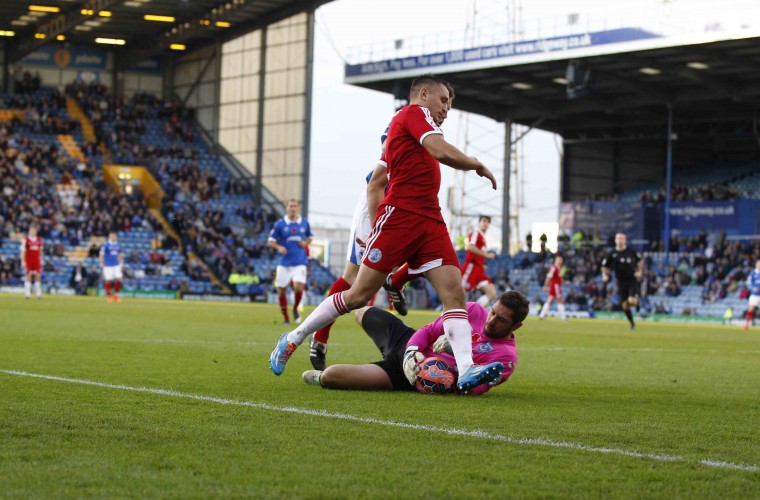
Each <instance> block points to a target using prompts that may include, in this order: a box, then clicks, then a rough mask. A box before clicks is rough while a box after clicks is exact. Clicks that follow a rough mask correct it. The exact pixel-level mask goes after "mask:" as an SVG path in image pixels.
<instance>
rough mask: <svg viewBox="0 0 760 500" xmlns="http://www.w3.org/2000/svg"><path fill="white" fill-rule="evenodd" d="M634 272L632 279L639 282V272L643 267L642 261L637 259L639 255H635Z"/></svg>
mask: <svg viewBox="0 0 760 500" xmlns="http://www.w3.org/2000/svg"><path fill="white" fill-rule="evenodd" d="M636 259H637V261H636V271H635V272H634V273H633V277H634V278H636V279H637V280H641V270H642V269H643V266H644V261H643V260H642V259H641V258H640V257H639V254H636Z"/></svg>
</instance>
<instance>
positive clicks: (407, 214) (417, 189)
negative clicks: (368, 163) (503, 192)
mask: <svg viewBox="0 0 760 500" xmlns="http://www.w3.org/2000/svg"><path fill="white" fill-rule="evenodd" d="M449 98H450V97H449V91H448V88H447V87H446V82H444V81H443V80H441V79H440V78H438V77H435V76H432V75H425V76H422V77H420V78H417V79H415V80H414V82H412V87H411V91H410V95H409V102H410V104H409V105H407V106H405V107H404V108H402V109H401V110H400V111H399V112H398V113H396V116H395V117H393V120H391V124H390V126H389V129H388V139H387V141H386V150H385V153H384V155H383V156H384V158H385V160H386V163H387V165H388V176H389V188H388V192H387V193H386V195H385V198H383V201H382V203H381V204H380V207H379V208H378V211H377V218H376V223H375V226H374V228H373V230H372V233H370V236H369V238H368V240H367V248H366V251H365V254H364V258H363V260H362V263H361V266H360V268H359V274H358V276H357V277H356V281H355V282H354V284H353V286H352V287H351V288H350V289H349V290H347V291H345V292H339V293H336V294H335V295H332V296H330V297H328V298H327V299H325V301H323V302H322V303H321V304H320V305H319V306H318V307H317V308H316V309H315V310H314V312H312V313H311V314H310V315H309V316H308V317H307V318H306V320H304V322H303V323H302V324H301V325H300V326H299V327H297V328H296V329H295V330H293V331H292V332H288V333H284V334H283V335H281V336H280V338H279V339H278V341H277V346H276V347H275V349H274V350H273V351H272V354H271V356H270V357H269V365H270V368H271V369H272V371H273V372H274V373H275V375H280V374H281V373H282V372H283V371H284V370H285V364H286V363H287V361H288V359H289V358H290V356H291V355H292V354H293V352H295V350H296V348H297V347H298V346H299V345H300V344H301V343H302V342H303V341H304V340H305V339H306V338H307V337H308V336H309V335H310V334H312V333H313V332H315V331H316V330H317V329H319V328H321V327H322V326H324V325H326V324H328V323H330V322H332V321H335V319H337V318H338V317H339V316H341V315H343V314H346V313H348V312H349V311H351V310H353V309H358V308H360V307H362V306H364V305H366V304H367V302H369V300H370V299H371V298H372V297H373V296H374V294H375V293H376V292H377V291H378V290H379V289H380V287H381V286H382V285H383V283H385V280H386V277H387V275H388V273H390V272H391V271H392V270H393V269H394V267H396V266H398V265H400V264H403V263H404V262H407V263H408V264H409V269H410V271H409V272H410V273H411V274H422V273H424V274H425V277H426V278H427V279H428V281H429V282H430V283H431V285H432V286H433V288H434V289H435V290H436V292H437V293H438V295H439V297H440V298H441V302H442V303H443V311H444V312H443V326H444V331H445V333H446V336H447V337H448V338H449V342H450V344H451V346H452V349H453V352H454V356H455V358H456V361H457V368H458V370H459V373H460V376H459V380H458V382H457V385H458V387H459V389H460V390H463V391H468V390H469V389H471V388H473V387H475V386H477V385H480V384H481V383H484V381H492V380H495V379H496V378H498V377H499V375H500V374H501V371H502V370H503V369H504V367H503V365H502V364H501V363H498V362H497V363H491V364H488V365H485V366H476V365H474V364H473V360H472V340H471V335H472V328H471V327H470V323H469V321H468V319H467V310H466V309H465V293H464V287H462V282H461V280H462V274H461V272H460V270H459V260H458V259H457V255H456V252H455V251H454V246H453V245H452V244H451V239H450V236H449V232H448V230H447V229H446V223H445V222H444V220H443V216H442V215H441V208H440V206H439V205H438V191H439V190H440V182H441V169H440V165H439V161H440V162H442V163H445V164H447V165H449V166H451V167H452V168H455V169H458V170H474V171H475V172H476V173H477V174H478V175H479V176H481V177H486V178H487V179H489V180H490V181H491V184H492V186H493V188H494V189H496V179H495V178H494V176H493V173H491V171H490V170H489V169H488V168H487V167H486V166H485V165H483V164H482V163H481V162H480V161H478V160H477V159H476V158H474V157H469V156H467V155H465V154H464V153H462V152H461V151H459V150H458V149H457V148H455V147H454V146H452V145H450V144H448V143H447V142H446V141H445V140H444V139H443V134H442V132H441V130H440V129H439V128H438V126H437V125H436V121H438V122H442V121H443V119H444V118H445V117H446V115H447V112H448V104H449ZM405 356H407V354H405ZM408 356H410V357H414V359H417V358H418V357H419V358H422V354H421V353H419V351H417V352H409V353H408ZM419 361H422V359H420V360H419Z"/></svg>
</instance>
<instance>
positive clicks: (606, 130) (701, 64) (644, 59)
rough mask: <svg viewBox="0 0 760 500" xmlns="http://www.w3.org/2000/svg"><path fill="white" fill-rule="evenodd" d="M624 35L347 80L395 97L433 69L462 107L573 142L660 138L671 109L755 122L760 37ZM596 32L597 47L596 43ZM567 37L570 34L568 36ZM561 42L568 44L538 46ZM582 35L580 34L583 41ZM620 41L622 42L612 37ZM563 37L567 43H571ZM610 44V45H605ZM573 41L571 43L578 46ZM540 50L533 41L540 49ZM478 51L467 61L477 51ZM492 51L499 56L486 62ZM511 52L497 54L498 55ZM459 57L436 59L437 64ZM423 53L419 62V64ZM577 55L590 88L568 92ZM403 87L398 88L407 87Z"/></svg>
mask: <svg viewBox="0 0 760 500" xmlns="http://www.w3.org/2000/svg"><path fill="white" fill-rule="evenodd" d="M613 31H616V32H621V33H622V32H626V31H627V32H628V33H627V34H626V33H624V34H625V35H626V36H625V37H623V38H628V39H627V40H623V41H625V42H627V43H618V44H615V43H612V42H609V41H605V38H604V37H607V38H611V39H614V36H611V34H612V35H615V36H620V35H621V33H612V32H611V31H610V32H602V33H596V34H594V33H591V34H587V35H582V36H587V37H588V40H589V43H588V47H585V48H582V49H577V50H574V49H570V50H566V49H567V44H566V43H565V45H563V44H561V43H559V42H560V41H562V40H561V39H560V38H559V37H558V38H557V39H553V40H552V39H545V40H541V41H532V42H531V41H529V42H526V44H528V45H529V44H531V43H532V44H534V45H536V46H537V47H538V49H537V50H533V53H532V54H531V53H530V51H531V48H530V46H529V47H528V49H525V51H526V53H527V54H528V55H522V54H516V53H515V48H519V47H517V46H518V45H520V44H519V43H516V44H504V45H502V46H493V47H486V48H479V49H468V50H465V51H458V52H460V54H457V51H450V52H446V53H439V54H430V55H427V56H423V57H424V59H423V58H421V57H410V58H406V59H389V60H386V61H381V62H374V63H364V64H355V65H347V66H346V82H347V83H352V84H354V85H358V86H362V87H366V88H370V89H374V90H379V91H383V92H388V93H394V89H395V90H397V95H398V96H399V97H401V95H402V94H399V92H402V93H403V92H406V91H407V90H408V82H409V78H411V77H413V76H416V75H419V74H420V73H424V72H426V71H431V72H434V73H436V74H438V75H440V76H442V77H443V78H445V79H447V80H448V81H450V82H451V83H452V84H453V85H454V87H455V89H456V93H457V98H456V102H455V107H456V108H457V109H461V110H464V111H469V112H473V113H477V114H480V115H484V116H488V117H491V118H493V119H495V120H498V121H503V120H504V119H505V118H506V117H507V116H511V118H512V119H513V121H515V122H517V123H520V124H524V125H528V126H534V127H537V128H541V129H544V130H548V131H552V132H555V133H558V134H560V135H562V136H563V138H564V139H565V140H566V141H567V140H571V141H572V140H578V141H583V140H598V139H602V138H609V137H610V134H620V135H621V136H629V137H641V136H642V134H647V130H649V131H650V132H652V133H655V131H653V130H651V127H653V126H654V127H656V128H657V130H656V134H657V136H658V137H663V134H664V130H662V127H663V126H664V125H665V123H666V121H667V111H666V109H667V106H668V104H672V105H673V106H674V108H675V110H676V112H675V120H676V124H678V123H689V124H690V125H691V126H695V127H699V126H709V127H720V126H723V125H724V124H730V123H732V122H736V121H745V120H747V119H754V117H755V116H756V113H757V112H758V109H759V108H760V34H756V35H757V36H749V37H743V38H736V39H731V40H716V39H715V36H713V37H712V38H711V39H708V40H705V39H704V37H691V38H689V39H687V40H683V39H681V40H678V39H666V38H664V37H661V36H659V35H656V34H653V33H648V32H645V31H643V30H637V29H628V30H613ZM594 37H596V40H597V41H599V40H601V42H598V44H596V45H595V44H594V43H593V40H594ZM566 38H570V37H566ZM552 41H554V42H556V45H557V46H558V47H563V46H564V48H565V50H557V51H556V52H554V51H551V50H547V48H546V45H543V46H539V45H538V43H542V42H543V43H546V42H552ZM576 41H577V40H576ZM613 41H615V40H613ZM565 42H566V40H565ZM605 44H609V45H605ZM571 47H572V43H571ZM534 49H535V47H534ZM476 50H477V51H480V52H478V53H474V55H473V56H472V57H471V58H469V59H468V53H469V52H470V51H476ZM485 50H490V51H491V52H492V53H493V55H494V57H493V58H492V59H489V58H488V57H485V56H486V53H485ZM507 53H508V54H509V56H510V57H501V58H500V57H497V54H498V55H500V54H507ZM435 58H437V60H438V61H441V62H444V61H445V62H448V61H450V60H451V59H454V61H455V63H454V64H451V63H448V64H446V63H444V64H439V65H435V64H432V63H431V62H430V61H432V60H433V59H435ZM415 59H416V61H415ZM570 61H580V68H581V69H582V70H584V71H585V70H586V69H587V70H588V75H589V78H588V81H587V85H586V86H587V93H586V94H585V95H582V96H579V97H576V98H574V99H570V98H568V92H567V76H568V73H567V69H568V65H569V62H570ZM400 83H401V84H400Z"/></svg>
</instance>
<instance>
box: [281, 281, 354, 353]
mask: <svg viewBox="0 0 760 500" xmlns="http://www.w3.org/2000/svg"><path fill="white" fill-rule="evenodd" d="M347 312H349V309H348V308H347V307H346V304H345V303H344V302H343V292H339V293H336V294H334V295H330V296H329V297H327V298H326V299H325V300H323V301H322V303H321V304H319V305H318V306H317V308H316V309H314V311H312V313H311V314H309V315H308V316H306V319H304V320H303V323H301V325H300V326H299V327H298V328H296V329H295V330H293V331H292V332H290V333H288V342H293V343H294V344H296V345H301V344H302V343H303V341H304V340H306V337H308V336H309V335H311V334H312V333H314V332H316V331H317V330H319V329H320V328H322V327H323V326H326V325H329V324H330V323H332V322H333V321H335V320H336V319H338V318H339V317H341V316H343V315H344V314H346V313H347Z"/></svg>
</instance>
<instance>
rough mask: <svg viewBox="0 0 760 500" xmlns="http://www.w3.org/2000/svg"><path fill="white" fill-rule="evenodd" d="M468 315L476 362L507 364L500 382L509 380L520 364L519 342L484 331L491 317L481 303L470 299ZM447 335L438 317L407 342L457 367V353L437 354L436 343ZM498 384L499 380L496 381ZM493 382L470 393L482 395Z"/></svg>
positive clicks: (482, 363) (428, 354)
mask: <svg viewBox="0 0 760 500" xmlns="http://www.w3.org/2000/svg"><path fill="white" fill-rule="evenodd" d="M467 316H468V318H469V320H470V326H471V327H472V358H473V360H474V361H475V363H476V364H479V365H487V364H488V363H494V362H496V361H500V362H501V363H503V364H504V371H503V372H502V373H501V381H500V382H499V384H501V383H504V382H506V381H507V379H508V378H509V376H510V375H512V372H514V371H515V368H516V367H517V345H516V344H515V339H514V337H513V338H511V339H492V338H490V337H486V336H485V335H483V327H484V326H485V324H486V319H487V318H488V312H487V311H486V310H485V309H483V307H482V306H481V305H480V304H477V303H475V302H468V303H467ZM441 335H443V318H438V319H436V320H435V321H434V322H432V323H430V324H429V325H425V326H423V327H422V328H420V329H419V330H417V332H415V334H414V335H412V338H411V339H409V342H408V343H407V345H416V346H417V347H419V349H420V352H421V353H422V354H423V355H424V356H425V358H428V357H431V356H437V357H439V358H441V359H442V360H444V361H445V362H446V363H448V365H449V366H451V367H452V368H454V369H456V366H457V364H456V360H455V359H454V356H452V355H451V354H447V353H442V354H436V353H435V352H434V351H433V343H434V342H435V341H436V340H437V339H438V337H440V336H441ZM495 385H498V384H495ZM491 387H492V386H490V385H488V384H481V385H479V386H477V387H475V388H474V389H472V390H471V391H469V392H468V394H471V395H478V394H483V393H484V392H486V391H488V390H489V389H490V388H491Z"/></svg>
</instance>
